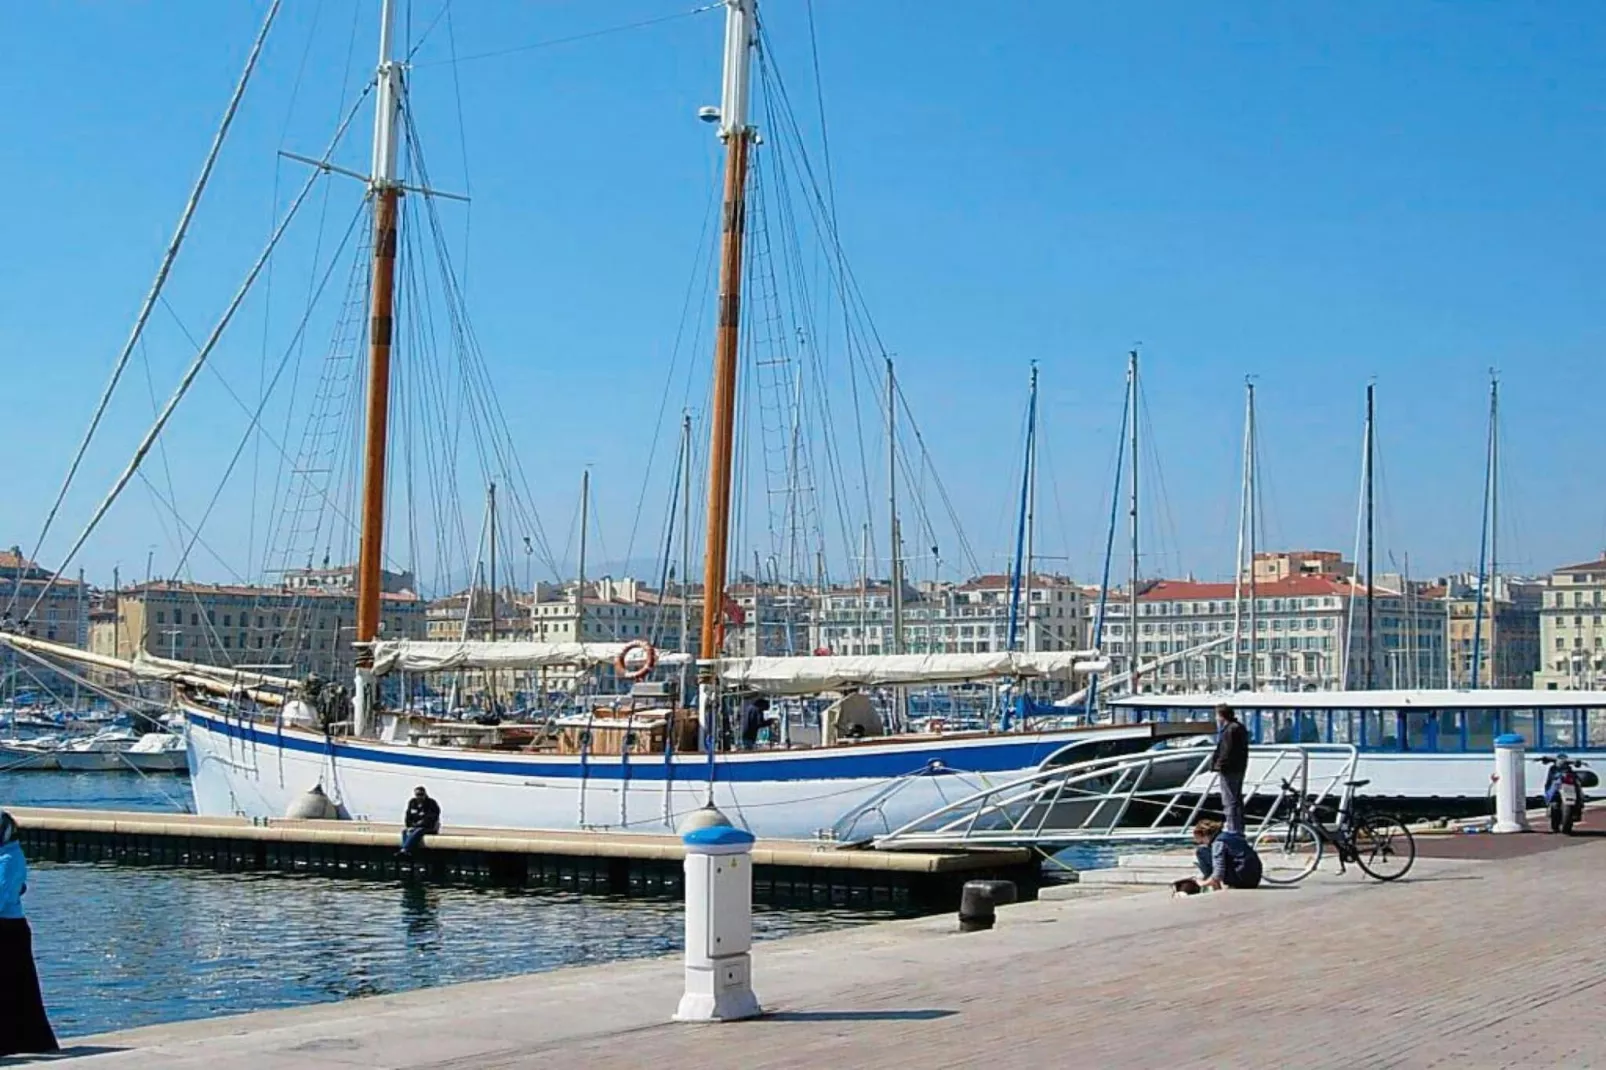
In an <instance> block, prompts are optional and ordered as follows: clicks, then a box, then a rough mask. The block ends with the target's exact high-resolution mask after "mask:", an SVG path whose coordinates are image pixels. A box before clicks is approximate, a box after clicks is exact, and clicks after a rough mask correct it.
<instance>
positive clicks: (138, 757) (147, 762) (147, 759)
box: [120, 732, 188, 773]
mask: <svg viewBox="0 0 1606 1070" xmlns="http://www.w3.org/2000/svg"><path fill="white" fill-rule="evenodd" d="M120 757H121V758H122V760H123V761H124V762H125V763H126V764H127V765H128V767H130V768H133V769H136V770H138V771H139V772H141V773H182V772H185V771H186V770H187V769H188V762H187V759H186V756H185V752H184V737H183V736H181V735H177V734H175V733H172V732H151V733H149V734H148V735H144V736H141V737H140V739H139V742H138V743H135V744H134V745H133V746H132V747H129V748H128V749H127V750H126V751H123V752H122V754H121V756H120Z"/></svg>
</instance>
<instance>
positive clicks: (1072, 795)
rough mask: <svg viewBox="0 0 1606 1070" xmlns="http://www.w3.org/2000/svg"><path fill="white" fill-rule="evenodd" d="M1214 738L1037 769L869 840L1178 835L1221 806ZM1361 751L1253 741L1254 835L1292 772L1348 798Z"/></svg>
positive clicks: (1324, 801) (1272, 813) (923, 843)
mask: <svg viewBox="0 0 1606 1070" xmlns="http://www.w3.org/2000/svg"><path fill="white" fill-rule="evenodd" d="M1212 754H1213V752H1212V749H1211V748H1208V747H1178V748H1162V749H1157V750H1150V751H1144V752H1143V753H1141V754H1131V755H1126V756H1123V757H1117V758H1100V759H1094V760H1091V761H1085V762H1075V763H1071V764H1068V765H1064V766H1059V767H1055V768H1050V769H1044V770H1040V771H1038V772H1035V773H1032V774H1031V775H1029V776H1024V777H1020V778H1017V779H1015V780H1012V781H1009V782H1008V783H1004V784H999V785H996V786H994V787H990V788H987V789H985V790H983V791H978V792H976V793H974V794H972V795H969V796H967V797H965V798H963V799H959V800H956V801H954V802H952V803H949V804H947V805H945V806H942V807H940V808H939V809H937V810H933V811H932V812H931V813H929V814H927V815H926V816H924V817H922V818H919V819H917V820H915V821H911V822H909V823H908V824H906V825H904V826H902V827H901V828H897V829H894V830H892V831H891V832H888V833H887V834H885V835H882V836H876V837H873V838H872V839H871V840H870V843H871V845H872V846H874V847H877V848H880V849H883V850H900V849H903V850H933V849H942V848H967V847H1049V846H1068V845H1070V844H1075V843H1086V842H1102V843H1119V842H1156V841H1166V840H1170V841H1181V840H1186V839H1187V838H1188V836H1189V830H1190V828H1191V827H1192V825H1193V823H1194V822H1195V821H1197V820H1199V819H1200V818H1202V817H1209V816H1215V815H1219V813H1220V809H1219V807H1216V808H1212V807H1209V806H1207V803H1208V802H1209V801H1210V797H1211V795H1212V794H1213V793H1214V792H1215V790H1216V774H1215V773H1213V772H1211V770H1210V761H1211V757H1212ZM1358 757H1359V755H1358V752H1357V751H1356V749H1355V748H1354V747H1353V746H1350V745H1348V744H1339V743H1326V744H1283V745H1277V746H1268V747H1251V748H1250V749H1249V771H1248V774H1247V775H1246V776H1245V778H1244V800H1245V807H1246V810H1247V811H1248V812H1249V816H1248V818H1247V819H1246V832H1247V835H1248V836H1249V838H1250V839H1251V840H1254V839H1255V837H1256V836H1257V835H1259V833H1260V832H1262V831H1263V830H1264V829H1265V827H1266V826H1267V825H1269V824H1271V823H1273V822H1275V821H1277V820H1279V819H1281V818H1282V817H1283V816H1285V815H1282V814H1280V813H1279V810H1280V809H1282V805H1281V804H1282V792H1281V789H1282V782H1283V780H1285V779H1286V780H1288V781H1290V782H1291V783H1292V784H1294V785H1295V786H1296V787H1298V788H1299V789H1300V790H1301V792H1302V793H1303V794H1304V795H1305V796H1307V797H1308V798H1311V799H1312V800H1313V801H1314V802H1315V803H1316V805H1317V806H1318V807H1320V806H1323V805H1331V804H1333V803H1341V802H1348V798H1349V795H1350V794H1351V791H1352V789H1350V788H1349V787H1348V782H1350V781H1352V780H1354V779H1355V768H1356V763H1357V760H1358Z"/></svg>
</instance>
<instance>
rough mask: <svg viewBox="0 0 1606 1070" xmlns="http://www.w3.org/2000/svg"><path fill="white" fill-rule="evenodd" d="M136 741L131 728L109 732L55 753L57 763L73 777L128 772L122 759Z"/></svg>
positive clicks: (81, 740) (110, 730) (82, 740)
mask: <svg viewBox="0 0 1606 1070" xmlns="http://www.w3.org/2000/svg"><path fill="white" fill-rule="evenodd" d="M139 739H140V737H139V733H138V732H135V731H134V730H133V729H131V728H108V729H106V730H105V731H101V732H96V733H95V734H94V735H92V736H90V737H88V738H87V739H80V740H76V741H74V742H72V743H68V744H67V745H66V746H64V747H62V748H60V749H59V750H57V751H56V752H55V758H56V763H57V764H58V765H59V766H60V767H61V768H62V769H65V770H67V771H68V772H72V773H98V772H108V771H120V770H124V769H129V768H131V766H130V765H129V763H128V762H127V761H126V760H125V758H124V755H125V754H127V753H128V751H130V750H132V749H133V747H134V745H135V744H136V743H138V742H139Z"/></svg>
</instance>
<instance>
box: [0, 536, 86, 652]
mask: <svg viewBox="0 0 1606 1070" xmlns="http://www.w3.org/2000/svg"><path fill="white" fill-rule="evenodd" d="M54 575H55V574H54V573H52V572H50V571H49V570H47V569H43V568H40V567H39V565H38V564H37V563H36V562H34V561H30V560H28V559H27V558H25V557H24V556H23V554H22V549H21V548H20V547H16V546H13V547H12V548H11V549H9V550H0V627H5V628H16V629H18V630H26V631H27V632H28V634H30V635H33V636H35V637H37V638H40V639H48V640H50V641H51V642H55V643H66V644H68V645H70V646H76V647H83V646H85V645H86V644H87V643H88V641H89V632H88V627H89V602H88V597H89V588H88V587H86V586H85V585H84V583H83V581H82V578H81V577H80V578H79V579H70V578H68V577H66V576H62V577H60V578H57V579H56V581H55V582H54V583H51V582H50V581H51V578H52V577H53V576H54ZM47 586H48V587H49V590H46V587H47ZM41 593H43V594H44V599H43V601H40V594H41ZM35 602H38V603H39V604H38V605H37V606H35V604H34V603H35ZM7 606H11V607H12V608H11V609H10V610H9V611H5V607H7Z"/></svg>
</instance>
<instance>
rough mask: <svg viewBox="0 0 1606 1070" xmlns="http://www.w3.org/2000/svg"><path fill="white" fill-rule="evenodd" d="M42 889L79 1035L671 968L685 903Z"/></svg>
mask: <svg viewBox="0 0 1606 1070" xmlns="http://www.w3.org/2000/svg"><path fill="white" fill-rule="evenodd" d="M30 885H31V886H30V888H29V890H28V898H27V902H26V905H27V908H28V912H29V916H30V917H31V918H32V919H33V927H34V941H35V945H34V946H35V952H36V954H37V956H38V959H39V969H40V974H41V980H42V982H43V985H44V990H45V1000H46V1003H47V1004H48V1006H49V1008H50V1014H51V1018H52V1020H53V1021H54V1022H55V1024H56V1027H57V1031H58V1032H59V1033H61V1034H62V1035H64V1036H83V1035H85V1034H88V1033H98V1032H103V1031H106V1030H112V1029H126V1028H131V1027H133V1026H138V1025H148V1024H151V1023H154V1022H165V1021H174V1020H178V1019H184V1018H204V1017H211V1016H215V1015H220V1014H238V1013H241V1012H244V1011H251V1010H260V1009H265V1008H271V1007H289V1006H296V1005H299V1004H305V1003H319V1002H327V1001H330V1000H339V999H351V998H354V997H357V996H370V995H378V994H382V993H386V992H399V991H404V990H407V989H412V988H421V987H428V986H432V985H444V984H453V983H455V982H460V981H475V980H484V979H487V978H491V977H503V976H507V975H510V974H517V973H531V972H536V971H541V970H550V969H555V968H557V967H559V966H568V965H575V964H581V963H597V962H608V961H612V960H616V959H624V958H637V957H641V956H645V955H663V954H670V953H672V952H674V951H676V950H678V949H679V947H680V940H681V910H680V904H679V903H676V902H655V901H647V900H626V899H607V898H600V897H595V898H593V897H581V896H577V895H570V894H566V893H556V892H516V891H505V890H476V889H469V888H439V887H426V886H421V885H398V884H379V883H362V882H357V881H333V880H328V879H325V878H322V877H280V876H256V875H248V874H247V875H243V874H221V873H205V872H196V871H186V870H162V869H131V868H128V869H125V868H117V867H111V866H88V865H54V864H50V863H45V864H41V865H39V866H37V867H35V869H34V872H33V877H32V879H31V881H30ZM887 916H888V915H885V914H880V915H876V914H866V913H847V912H818V911H810V912H802V911H792V912H782V911H773V910H763V909H760V910H758V911H757V912H756V913H755V917H754V926H755V935H757V936H759V937H760V938H764V937H775V936H782V935H788V934H792V933H799V932H809V931H815V930H819V929H824V928H835V927H843V926H848V925H853V924H861V923H864V922H867V921H873V920H878V919H880V918H884V917H887Z"/></svg>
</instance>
